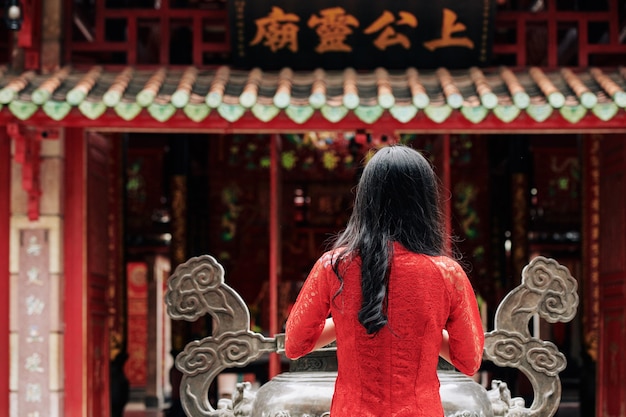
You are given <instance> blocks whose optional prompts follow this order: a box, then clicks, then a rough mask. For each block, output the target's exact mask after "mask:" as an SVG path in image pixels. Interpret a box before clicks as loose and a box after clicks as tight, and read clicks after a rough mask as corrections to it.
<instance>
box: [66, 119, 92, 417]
mask: <svg viewBox="0 0 626 417" xmlns="http://www.w3.org/2000/svg"><path fill="white" fill-rule="evenodd" d="M65 132H66V134H65V201H64V209H65V213H64V230H63V246H64V248H63V264H64V268H63V272H64V279H65V289H64V292H65V303H64V304H63V305H64V317H65V340H64V343H63V345H64V352H63V356H64V359H65V417H84V416H86V415H87V398H86V393H87V383H88V381H87V378H88V375H87V366H86V364H87V361H86V358H85V355H86V323H85V313H86V312H85V308H84V303H85V291H86V275H87V274H86V254H85V247H84V242H85V236H86V235H87V230H86V229H87V227H86V221H85V220H86V219H85V217H86V216H85V212H86V196H87V187H86V182H85V175H86V173H85V167H86V160H85V140H84V131H83V129H75V128H68V129H66V131H65Z"/></svg>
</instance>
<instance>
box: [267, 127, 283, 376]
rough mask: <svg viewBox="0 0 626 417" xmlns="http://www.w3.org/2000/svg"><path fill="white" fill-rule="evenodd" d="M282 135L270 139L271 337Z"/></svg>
mask: <svg viewBox="0 0 626 417" xmlns="http://www.w3.org/2000/svg"><path fill="white" fill-rule="evenodd" d="M280 180H281V178H280V135H278V134H274V135H272V136H271V139H270V214H269V217H270V218H269V228H270V230H269V235H270V251H269V252H270V259H269V265H270V270H269V274H270V276H269V294H270V320H269V326H270V336H274V335H275V334H277V333H278V283H279V281H280V272H281V271H280V269H281V259H280V247H281V245H280V243H281V239H280V194H281V193H280V190H281V187H280ZM269 366H270V369H269V377H270V379H271V378H273V377H274V376H276V375H278V374H279V373H280V357H279V356H278V355H277V354H276V353H272V354H271V355H270V365H269Z"/></svg>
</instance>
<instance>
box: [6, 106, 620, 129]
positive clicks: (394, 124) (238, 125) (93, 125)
mask: <svg viewBox="0 0 626 417" xmlns="http://www.w3.org/2000/svg"><path fill="white" fill-rule="evenodd" d="M14 120H15V119H14V117H13V116H12V115H10V114H9V113H5V110H2V111H0V124H3V123H10V122H11V121H14ZM28 124H29V125H31V126H41V125H47V126H51V127H62V126H71V127H81V128H89V129H100V130H105V131H107V130H108V131H111V130H115V131H124V132H128V131H144V132H145V131H150V130H154V131H159V132H164V131H167V130H171V131H181V130H187V131H202V132H203V133H211V132H215V133H225V134H228V133H255V134H256V133H281V132H290V133H296V132H311V131H317V132H320V131H324V132H327V131H345V130H352V131H366V132H371V131H372V130H375V131H376V132H417V131H419V132H420V133H466V134H471V133H485V134H488V133H497V134H507V133H514V134H522V133H527V134H530V133H542V134H547V133H580V132H581V131H586V133H591V132H594V133H615V132H624V131H626V111H624V110H620V111H619V112H618V113H617V115H615V117H613V118H612V119H611V120H608V121H602V120H600V119H598V118H597V117H596V116H594V115H593V114H587V115H586V116H585V117H583V118H582V119H581V120H580V121H579V122H578V123H570V122H568V121H567V120H565V119H563V117H561V115H560V114H559V112H558V111H555V112H553V114H552V115H551V116H550V117H549V118H548V119H547V120H545V121H544V122H541V123H539V122H536V121H535V120H533V119H532V118H531V117H530V116H529V115H527V114H526V113H524V112H522V114H520V115H519V116H518V117H517V119H515V120H514V121H512V122H509V123H505V122H503V121H502V120H500V119H498V118H497V117H496V116H495V115H494V114H489V115H487V117H485V119H484V120H483V121H482V122H480V123H478V124H475V123H472V122H470V121H469V120H467V119H466V118H465V117H464V116H463V115H462V114H461V113H460V112H457V111H455V112H452V114H451V115H450V117H449V118H448V119H447V120H446V121H445V122H444V123H436V122H433V121H432V120H430V119H429V118H428V117H427V116H426V115H425V114H424V112H419V113H418V114H417V116H415V117H414V118H413V120H411V121H409V122H407V123H400V122H399V121H397V120H396V119H394V118H393V116H391V114H389V113H384V114H383V115H382V116H381V117H380V119H378V120H377V121H376V123H375V124H367V123H365V122H363V121H362V120H360V119H359V118H358V117H357V116H356V115H355V114H352V113H349V114H348V115H346V117H345V118H344V119H343V120H341V121H340V122H337V123H333V122H330V121H328V120H326V119H325V118H324V117H323V116H322V114H321V113H320V112H315V113H314V114H313V116H312V117H311V118H310V119H309V120H308V121H307V122H305V123H302V124H298V123H296V122H294V121H293V120H291V119H290V118H289V117H288V116H287V115H286V114H283V113H281V114H279V115H278V116H276V117H275V118H274V119H273V120H272V121H270V122H262V121H260V120H258V119H257V118H256V117H254V115H253V114H252V113H250V112H246V114H244V115H243V117H242V118H241V119H239V120H238V121H236V122H234V123H230V122H228V121H227V120H225V119H223V118H222V117H221V116H220V115H219V114H218V112H217V111H213V112H211V114H209V116H208V117H207V118H206V119H205V120H203V121H202V122H201V123H196V122H193V121H191V120H189V118H188V117H187V116H185V114H183V112H182V111H177V112H176V113H175V114H174V115H173V116H172V118H170V119H169V120H168V121H167V122H159V121H157V120H155V119H153V118H152V117H151V116H150V115H149V114H148V113H147V112H145V111H144V112H142V113H141V114H139V115H138V116H137V117H136V118H134V119H133V120H130V121H126V120H124V119H122V118H120V117H119V116H117V115H116V114H115V112H114V111H113V110H109V111H107V112H106V113H105V114H103V115H102V116H101V117H99V118H98V119H96V120H90V119H88V118H86V117H85V116H84V115H83V114H82V113H80V111H79V110H78V109H74V110H72V111H71V112H70V113H69V114H68V115H67V116H66V117H65V118H64V119H63V120H61V121H58V122H57V121H54V120H52V119H50V118H49V117H48V116H47V115H46V114H45V113H44V112H43V111H41V110H38V111H37V112H36V113H35V114H34V115H33V116H31V117H30V118H29V119H28Z"/></svg>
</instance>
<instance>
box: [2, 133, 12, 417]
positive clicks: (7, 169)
mask: <svg viewBox="0 0 626 417" xmlns="http://www.w3.org/2000/svg"><path fill="white" fill-rule="evenodd" d="M10 184H11V141H10V139H9V137H8V136H7V134H6V130H5V129H0V352H1V355H2V357H0V415H6V414H8V413H9V283H10V280H9V277H10V274H9V219H10V215H11V205H10V201H11V186H10Z"/></svg>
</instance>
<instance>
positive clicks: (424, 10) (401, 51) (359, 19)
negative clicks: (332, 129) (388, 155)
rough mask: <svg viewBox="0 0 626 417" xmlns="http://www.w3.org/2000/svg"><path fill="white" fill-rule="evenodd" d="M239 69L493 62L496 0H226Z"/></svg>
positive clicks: (424, 65) (480, 63) (404, 65)
mask: <svg viewBox="0 0 626 417" xmlns="http://www.w3.org/2000/svg"><path fill="white" fill-rule="evenodd" d="M229 1H230V4H229V7H230V10H229V12H230V19H231V25H230V27H231V39H232V42H233V65H234V66H236V67H241V68H250V67H260V68H265V69H278V68H282V67H291V68H293V69H313V68H318V67H320V68H326V69H342V68H346V67H353V68H356V69H372V68H376V67H386V68H390V69H393V68H407V67H410V66H414V67H417V68H436V67H440V66H443V67H448V68H467V67H469V66H472V65H478V66H484V65H487V64H488V61H489V56H490V50H491V38H492V32H493V15H494V10H495V5H494V1H493V0H473V1H472V0H393V1H389V0H388V1H376V0H343V1H331V0H298V1H294V0H229Z"/></svg>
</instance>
